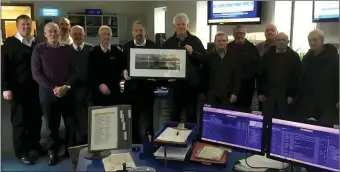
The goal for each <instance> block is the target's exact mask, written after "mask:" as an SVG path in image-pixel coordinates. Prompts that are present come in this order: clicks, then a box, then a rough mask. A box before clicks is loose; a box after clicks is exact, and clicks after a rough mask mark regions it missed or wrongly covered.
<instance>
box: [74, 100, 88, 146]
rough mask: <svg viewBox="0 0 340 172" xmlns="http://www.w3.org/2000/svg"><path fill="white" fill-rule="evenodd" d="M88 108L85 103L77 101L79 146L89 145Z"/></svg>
mask: <svg viewBox="0 0 340 172" xmlns="http://www.w3.org/2000/svg"><path fill="white" fill-rule="evenodd" d="M88 108H89V105H88V104H87V103H84V102H79V101H76V105H75V111H76V121H75V122H76V124H77V144H79V145H82V144H87V141H88V140H87V139H88Z"/></svg>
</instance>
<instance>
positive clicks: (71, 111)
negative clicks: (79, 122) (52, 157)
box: [41, 93, 76, 154]
mask: <svg viewBox="0 0 340 172" xmlns="http://www.w3.org/2000/svg"><path fill="white" fill-rule="evenodd" d="M74 102H75V101H74V96H73V95H72V94H71V93H69V94H68V95H66V96H65V97H63V98H58V99H57V100H54V101H43V102H41V106H42V109H43V113H44V117H45V120H46V123H47V126H48V129H49V130H50V138H51V140H52V143H51V144H50V145H49V146H48V149H49V154H57V153H58V151H59V149H60V147H61V141H60V137H59V127H60V119H61V117H63V119H64V124H65V131H66V141H65V148H66V149H67V148H69V147H72V146H75V145H76V125H75V124H76V123H75V116H76V115H75V103H74Z"/></svg>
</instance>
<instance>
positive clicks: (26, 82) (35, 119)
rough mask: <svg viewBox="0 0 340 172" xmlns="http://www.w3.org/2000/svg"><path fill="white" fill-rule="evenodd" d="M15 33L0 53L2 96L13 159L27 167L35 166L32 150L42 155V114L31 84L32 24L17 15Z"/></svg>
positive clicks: (36, 89) (35, 84)
mask: <svg viewBox="0 0 340 172" xmlns="http://www.w3.org/2000/svg"><path fill="white" fill-rule="evenodd" d="M16 25H17V29H18V33H17V34H16V35H14V36H11V37H8V38H7V39H6V40H5V42H4V44H3V46H2V48H1V49H2V50H3V52H2V53H1V59H2V63H1V65H2V67H1V70H2V71H1V73H2V77H1V79H2V82H1V84H2V86H1V87H2V94H3V97H4V99H5V100H7V101H10V104H11V124H12V135H13V136H12V137H13V147H14V152H15V155H16V157H18V158H19V159H20V161H21V162H22V163H24V164H26V165H31V164H34V161H33V159H32V158H30V157H29V152H30V151H31V150H38V151H40V152H41V153H43V151H42V147H41V145H40V144H39V141H40V130H41V124H42V120H41V117H42V111H41V107H40V101H39V92H38V88H39V87H38V84H37V83H36V82H35V81H34V80H33V77H32V71H31V56H32V51H33V48H34V47H35V45H36V41H35V38H34V36H32V35H31V26H32V20H31V18H30V17H29V16H26V15H20V16H19V17H18V18H17V19H16Z"/></svg>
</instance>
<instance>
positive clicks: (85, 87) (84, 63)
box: [71, 25, 93, 144]
mask: <svg viewBox="0 0 340 172" xmlns="http://www.w3.org/2000/svg"><path fill="white" fill-rule="evenodd" d="M71 36H72V39H73V44H72V46H73V48H74V57H75V58H76V61H77V68H78V71H77V79H76V82H75V84H74V90H75V94H76V115H77V121H76V122H77V138H78V139H77V140H78V144H86V143H87V133H88V130H87V125H88V120H87V119H88V117H87V116H88V115H87V114H88V113H87V109H88V107H89V103H90V83H89V81H88V71H87V68H88V60H89V53H90V50H91V49H92V48H93V45H91V44H89V43H86V42H84V39H85V31H84V28H83V27H81V26H79V25H76V26H73V27H72V28H71Z"/></svg>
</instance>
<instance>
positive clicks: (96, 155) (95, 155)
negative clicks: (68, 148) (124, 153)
mask: <svg viewBox="0 0 340 172" xmlns="http://www.w3.org/2000/svg"><path fill="white" fill-rule="evenodd" d="M110 155H111V151H109V150H105V151H93V152H89V151H86V152H85V154H84V158H85V159H88V160H98V159H104V158H106V157H108V156H110Z"/></svg>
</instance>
